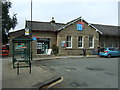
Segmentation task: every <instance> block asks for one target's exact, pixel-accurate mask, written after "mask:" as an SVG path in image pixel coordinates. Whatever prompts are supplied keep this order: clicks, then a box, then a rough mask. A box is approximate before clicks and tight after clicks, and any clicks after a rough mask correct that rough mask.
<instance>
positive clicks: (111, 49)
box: [109, 48, 118, 56]
mask: <svg viewBox="0 0 120 90" xmlns="http://www.w3.org/2000/svg"><path fill="white" fill-rule="evenodd" d="M109 50H110V51H109V52H110V54H111V55H112V56H118V51H117V50H115V48H109Z"/></svg>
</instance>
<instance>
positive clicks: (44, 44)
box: [37, 38, 50, 54]
mask: <svg viewBox="0 0 120 90" xmlns="http://www.w3.org/2000/svg"><path fill="white" fill-rule="evenodd" d="M49 48H50V38H38V39H37V54H47V52H48V49H49Z"/></svg>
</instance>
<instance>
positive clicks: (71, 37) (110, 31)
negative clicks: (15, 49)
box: [9, 17, 120, 57]
mask: <svg viewBox="0 0 120 90" xmlns="http://www.w3.org/2000/svg"><path fill="white" fill-rule="evenodd" d="M31 25H32V29H31ZM79 25H82V27H81V26H80V27H78V26H79ZM25 28H29V29H31V33H32V34H31V35H32V38H34V39H33V41H32V53H33V57H39V56H40V55H47V50H48V49H51V48H52V46H53V45H57V46H58V48H59V52H58V54H59V55H80V54H83V49H86V51H87V54H95V50H97V47H118V46H119V39H120V37H119V29H118V26H108V25H99V24H90V23H88V22H86V21H85V20H84V19H83V18H82V17H79V18H77V19H74V20H72V21H70V22H68V23H66V24H63V23H56V22H55V20H54V19H53V18H52V21H50V22H38V21H32V23H31V21H26V26H25ZM79 29H80V30H79ZM24 34H25V29H22V30H19V31H16V32H11V33H9V36H10V50H12V42H11V40H12V39H13V38H14V37H17V36H20V35H24Z"/></svg>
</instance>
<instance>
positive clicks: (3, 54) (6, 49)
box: [0, 45, 9, 57]
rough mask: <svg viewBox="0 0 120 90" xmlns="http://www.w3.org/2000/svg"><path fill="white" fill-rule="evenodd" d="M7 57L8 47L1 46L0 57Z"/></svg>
mask: <svg viewBox="0 0 120 90" xmlns="http://www.w3.org/2000/svg"><path fill="white" fill-rule="evenodd" d="M8 55H9V46H8V45H3V46H2V48H1V50H0V56H2V57H3V56H8Z"/></svg>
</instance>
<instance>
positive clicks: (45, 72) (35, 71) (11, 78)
mask: <svg viewBox="0 0 120 90" xmlns="http://www.w3.org/2000/svg"><path fill="white" fill-rule="evenodd" d="M32 62H34V61H32ZM60 79H61V76H59V75H58V74H57V73H55V72H52V71H51V70H49V69H48V68H46V67H44V66H42V65H40V66H35V65H34V63H33V64H32V73H31V74H30V73H29V68H20V74H17V69H13V68H12V58H11V57H7V58H3V59H2V88H3V90H4V89H6V88H33V89H35V90H39V89H40V88H42V87H44V86H45V85H50V84H51V83H53V82H56V81H58V80H60Z"/></svg>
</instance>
